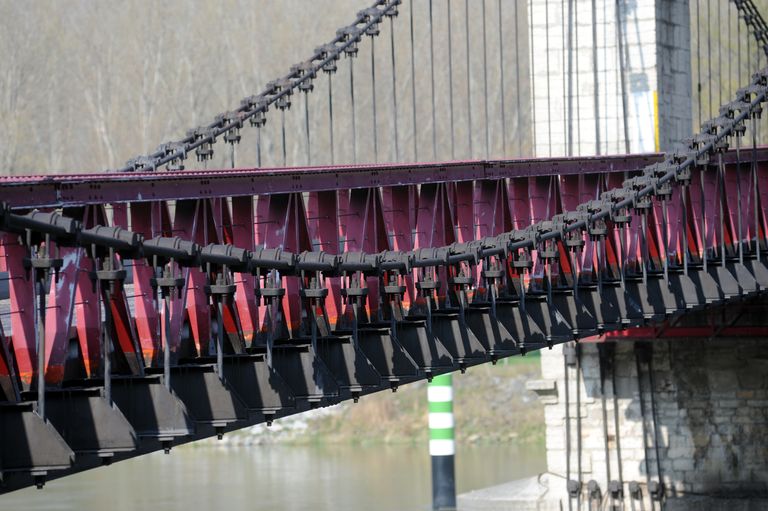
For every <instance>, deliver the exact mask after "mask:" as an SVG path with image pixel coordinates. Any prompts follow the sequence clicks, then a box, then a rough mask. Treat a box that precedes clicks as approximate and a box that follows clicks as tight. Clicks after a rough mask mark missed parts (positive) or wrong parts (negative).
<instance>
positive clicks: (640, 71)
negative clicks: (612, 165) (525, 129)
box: [528, 0, 692, 157]
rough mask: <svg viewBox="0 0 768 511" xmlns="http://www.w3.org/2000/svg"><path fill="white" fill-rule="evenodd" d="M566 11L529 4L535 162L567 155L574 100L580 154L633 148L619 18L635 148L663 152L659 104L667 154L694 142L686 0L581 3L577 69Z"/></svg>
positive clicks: (545, 3)
mask: <svg viewBox="0 0 768 511" xmlns="http://www.w3.org/2000/svg"><path fill="white" fill-rule="evenodd" d="M568 5H569V3H568V2H561V1H559V0H528V10H529V11H528V12H529V23H530V34H531V46H532V58H531V90H532V100H533V104H532V108H533V112H532V118H533V120H534V133H535V138H534V140H535V154H536V156H539V157H545V156H563V155H567V154H568V146H567V140H568V120H567V112H568V98H569V97H570V98H571V103H572V111H573V118H572V120H571V123H572V132H573V151H572V154H573V155H574V156H576V155H594V154H620V153H626V152H627V151H626V146H625V141H626V140H627V137H625V135H624V128H623V122H624V121H623V119H624V107H623V105H622V101H621V91H622V89H621V74H620V69H621V67H620V59H619V38H618V35H619V31H618V30H617V27H618V26H619V25H617V19H620V20H621V24H620V27H621V34H622V35H623V47H624V50H625V51H624V53H625V59H624V60H625V62H624V78H625V90H626V95H627V105H626V107H627V119H628V130H627V131H628V133H627V135H628V140H629V152H631V153H641V152H652V151H654V150H656V140H655V138H656V137H655V124H656V120H655V119H656V108H655V106H656V105H655V103H656V101H658V126H659V146H660V148H661V149H662V150H665V149H669V148H670V147H671V146H672V144H673V143H674V142H675V141H678V140H681V139H683V138H685V137H687V136H690V134H691V130H692V126H691V61H690V15H689V4H688V0H658V1H657V0H632V1H622V2H616V1H614V0H597V1H596V2H594V4H593V1H592V0H575V1H574V2H573V5H574V11H573V13H572V21H573V25H572V26H573V28H572V32H571V36H572V39H571V40H572V48H573V51H572V63H571V64H570V67H569V63H568V50H567V49H568V45H567V41H568V35H569V28H568V27H569V13H568ZM617 6H618V10H617ZM593 8H594V11H593ZM593 14H594V16H593ZM593 28H594V32H593ZM595 43H596V44H595ZM569 69H570V72H571V74H570V76H571V77H572V78H571V91H570V92H569V90H568V76H569ZM595 78H596V79H595ZM596 93H597V94H596ZM596 103H597V105H596ZM596 106H597V108H596ZM598 139H599V140H598ZM598 141H599V143H598Z"/></svg>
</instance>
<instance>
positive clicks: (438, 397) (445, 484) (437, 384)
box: [427, 374, 456, 510]
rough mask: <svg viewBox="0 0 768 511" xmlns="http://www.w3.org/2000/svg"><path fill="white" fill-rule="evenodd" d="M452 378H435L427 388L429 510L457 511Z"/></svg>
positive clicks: (447, 376) (446, 376)
mask: <svg viewBox="0 0 768 511" xmlns="http://www.w3.org/2000/svg"><path fill="white" fill-rule="evenodd" d="M452 381H453V378H452V376H451V375H450V374H444V375H440V376H435V377H434V378H433V379H432V381H431V382H430V383H429V386H428V387H427V397H428V400H429V455H430V458H431V459H432V509H435V510H449V509H456V475H455V467H454V454H455V452H456V447H455V443H454V440H453V429H454V428H453V385H452Z"/></svg>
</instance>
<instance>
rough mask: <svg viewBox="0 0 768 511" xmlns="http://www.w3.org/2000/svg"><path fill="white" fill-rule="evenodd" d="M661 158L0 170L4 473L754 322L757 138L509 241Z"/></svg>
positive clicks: (757, 317) (759, 245) (746, 327)
mask: <svg viewBox="0 0 768 511" xmlns="http://www.w3.org/2000/svg"><path fill="white" fill-rule="evenodd" d="M659 159H660V157H659V156H657V155H643V156H620V157H602V158H583V159H573V160H569V159H555V160H522V161H504V162H465V163H450V164H429V165H416V166H404V165H400V166H391V167H388V166H376V167H373V168H364V167H350V168H320V169H299V170H283V169H277V170H252V171H249V170H243V171H208V172H185V173H180V174H172V173H169V174H162V175H158V174H131V175H124V174H121V175H116V174H108V175H97V176H90V175H89V176H87V177H86V176H66V177H65V176H62V177H46V178H25V179H14V180H10V179H9V180H6V182H5V183H4V186H3V187H2V189H0V190H1V191H2V194H1V195H2V196H1V197H0V199H1V200H3V201H6V203H7V204H8V205H9V206H10V208H11V209H9V210H8V211H7V212H6V213H5V214H4V215H3V222H4V224H3V225H4V227H3V228H4V229H5V230H6V231H8V234H7V235H5V236H4V238H3V242H2V245H0V257H1V258H0V261H2V266H3V270H5V271H7V272H8V275H9V283H10V301H9V304H8V309H7V315H6V316H5V317H4V320H5V321H4V325H3V327H4V328H3V332H4V342H3V343H2V347H3V350H2V352H1V353H0V354H1V355H2V357H0V362H2V364H0V373H2V374H0V390H2V393H3V397H4V402H3V403H2V405H0V428H2V430H0V442H2V449H0V452H1V453H2V459H0V467H1V468H2V480H3V483H2V489H3V491H10V490H13V489H16V488H20V487H24V486H28V485H31V484H34V483H38V484H41V483H42V482H43V481H44V480H45V479H46V478H56V477H61V476H63V475H66V474H70V473H73V472H77V471H81V470H86V469H88V468H92V467H96V466H99V465H101V464H103V463H109V462H113V461H117V460H121V459H126V458H129V457H133V456H136V455H140V454H143V453H147V452H151V451H154V450H158V449H169V448H170V447H171V446H173V445H178V444H180V443H185V442H189V441H194V440H196V439H200V438H204V437H208V436H212V435H216V434H224V433H226V432H227V431H231V430H234V429H238V428H242V427H245V426H248V425H251V424H256V423H260V422H270V421H272V420H275V419H278V418H280V417H284V416H287V415H291V414H294V413H300V412H302V411H305V410H308V409H311V408H315V407H319V406H328V405H332V404H335V403H338V402H340V401H342V400H346V399H358V398H360V397H361V396H364V395H366V394H369V393H372V392H377V391H382V390H388V389H392V390H396V389H397V388H398V387H399V386H401V385H404V384H407V383H410V382H413V381H416V380H420V379H425V378H432V377H433V376H435V375H439V374H443V373H447V372H452V371H457V370H461V371H463V370H465V369H466V368H468V367H471V366H473V365H477V364H481V363H486V362H494V361H496V360H498V359H500V358H503V357H508V356H513V355H518V354H524V353H526V352H528V351H531V350H536V349H541V348H546V347H548V346H553V345H556V344H559V343H563V342H566V341H571V340H574V339H579V338H587V339H589V340H597V341H621V340H622V339H624V338H633V337H643V338H648V337H657V338H660V337H661V338H666V339H668V338H672V337H679V338H691V337H708V338H709V337H717V336H733V335H750V336H760V335H762V334H763V333H764V331H765V327H764V325H763V323H764V322H761V318H764V313H765V309H766V307H767V306H768V305H766V302H765V300H764V299H763V297H762V294H763V291H764V290H765V289H767V288H768V267H767V266H766V264H765V263H766V258H765V257H764V254H766V253H768V246H766V243H765V237H764V232H766V231H765V229H764V227H765V217H764V213H763V211H762V204H763V203H764V202H763V194H764V193H768V182H766V183H763V181H765V180H768V173H766V172H764V168H765V161H766V160H768V153H767V152H766V151H765V150H763V149H760V150H757V151H755V152H754V153H750V155H749V159H744V153H742V154H741V155H738V156H737V155H736V154H735V153H733V152H730V153H727V154H725V155H724V162H725V163H724V164H723V165H722V166H717V165H712V166H702V167H697V169H696V171H695V172H693V176H692V178H691V183H690V184H685V185H684V186H680V187H676V188H675V189H673V191H672V194H673V196H672V197H671V199H672V200H655V201H652V202H649V203H648V207H647V208H644V209H643V208H626V209H625V210H620V211H617V212H616V215H615V216H612V217H610V218H609V219H608V220H607V221H606V222H604V223H600V224H593V225H592V226H591V227H590V228H589V229H588V230H584V231H582V232H580V233H579V234H578V235H577V236H570V237H568V236H566V237H565V238H564V239H563V240H559V241H552V242H551V243H548V242H542V243H540V244H538V245H536V248H535V249H531V248H525V247H521V248H519V249H518V248H509V247H515V245H514V243H515V242H516V241H520V240H521V239H522V238H518V237H520V236H523V235H524V233H526V232H530V231H525V230H524V228H525V227H527V226H529V225H531V224H534V223H535V222H537V221H540V220H542V219H547V218H551V217H552V216H553V215H557V214H558V213H561V212H565V211H569V210H575V209H576V206H577V205H578V204H579V203H580V202H583V201H584V200H592V199H594V198H596V197H599V196H600V194H601V193H602V192H603V191H605V190H609V189H611V188H614V187H615V186H617V185H619V184H621V183H622V182H624V181H625V180H626V179H627V178H630V179H631V178H632V176H636V175H639V173H640V169H641V168H642V167H644V166H646V165H648V164H651V163H654V162H656V161H658V160H659ZM552 171H556V172H557V173H558V174H557V175H555V174H548V172H550V173H551V172H552ZM700 190H701V191H703V192H701V193H700ZM694 191H695V193H694ZM195 193H197V198H193V197H195V195H194V194H195ZM200 195H203V197H200ZM739 196H742V197H750V199H749V200H750V201H751V202H748V204H745V205H741V203H738V204H739V205H738V206H737V202H738V201H737V197H739ZM706 197H720V198H721V201H720V204H725V205H728V206H729V209H726V210H725V212H724V213H723V212H722V211H721V210H720V209H719V208H716V207H713V206H712V203H711V201H709V200H707V199H706ZM668 199H669V198H668ZM730 199H732V200H730ZM766 199H768V198H766ZM746 200H747V199H745V201H746ZM680 204H687V205H688V207H680ZM756 204H757V205H759V208H758V211H757V213H758V214H757V215H755V208H754V206H755V205H756ZM33 207H36V208H43V209H46V208H48V209H50V208H63V209H62V210H61V211H62V212H63V214H64V215H65V217H57V218H56V217H52V216H48V217H45V219H46V220H45V222H44V221H42V220H41V217H39V216H35V215H39V214H40V212H38V213H31V214H27V215H26V216H24V214H25V213H26V212H27V211H29V209H30V208H33ZM30 215H31V216H30ZM556 218H557V217H556ZM67 219H75V220H78V221H80V222H82V226H83V229H84V230H83V232H84V233H90V234H88V236H90V237H89V238H87V239H88V240H90V242H89V243H85V242H82V239H83V238H82V236H83V235H81V238H78V239H80V240H81V241H79V242H77V243H73V242H71V240H70V239H69V238H67V236H66V235H64V234H61V233H60V232H59V231H56V230H55V229H54V231H55V232H54V235H55V236H58V237H54V238H50V239H49V241H48V244H47V248H46V244H42V245H35V239H38V238H39V237H40V236H41V235H42V234H41V233H44V232H48V231H46V229H49V227H50V225H49V224H50V223H54V224H56V226H58V227H57V229H58V228H59V227H61V225H63V224H62V222H64V223H66V221H69V220H67ZM19 222H21V223H24V222H26V223H25V224H24V225H26V226H28V228H26V230H25V231H22V235H21V236H19V231H18V230H17V227H16V226H18V225H20V224H19ZM35 222H38V223H35ZM46 222H48V224H46ZM46 225H48V226H46ZM100 226H101V227H100ZM104 226H112V227H120V228H122V229H123V230H122V231H121V230H119V229H118V230H115V229H114V228H112V227H111V228H110V229H111V230H109V231H105V230H103V228H104ZM35 229H39V230H38V231H36V230H35ZM62 229H64V228H62ZM89 229H90V230H89ZM94 229H95V230H94ZM125 229H131V230H132V231H133V234H134V237H131V236H130V235H128V234H126V233H127V232H128V231H126V230H125ZM64 231H66V229H64ZM25 232H26V234H24V233H25ZM510 232H511V233H513V234H512V235H509V234H506V235H505V234H504V233H510ZM136 233H138V234H140V235H141V236H140V237H137V236H135V235H136ZM724 233H726V234H727V235H726V236H724ZM30 236H31V239H32V241H31V244H32V246H36V247H37V248H36V249H35V251H32V252H30V251H29V250H28V248H27V247H28V246H30ZM174 236H175V238H174ZM516 236H517V237H516ZM25 237H26V239H25ZM158 237H160V239H166V240H169V239H171V240H173V247H176V249H178V250H177V252H173V250H171V249H170V248H169V247H168V246H164V247H165V248H164V250H165V251H161V250H160V249H158V246H160V245H158V244H157V243H155V244H153V243H154V242H153V241H152V240H150V238H153V239H158ZM163 237H165V238H163ZM475 239H483V240H485V241H484V242H483V243H480V244H479V245H478V244H477V243H475V244H472V243H469V242H471V241H472V240H475ZM737 239H743V240H744V242H743V243H741V244H739V243H736V242H735V240H737ZM115 240H118V241H115ZM183 240H187V241H193V242H196V243H197V244H198V245H199V246H204V247H206V248H205V249H203V250H202V251H200V250H199V249H198V252H197V253H196V256H195V258H194V261H192V259H188V260H187V259H185V256H184V250H183V249H180V248H179V247H181V245H180V243H181V242H182V241H183ZM489 240H501V241H499V243H500V244H499V243H496V242H493V243H492V242H490V241H489ZM56 242H58V243H56ZM126 244H127V245H126ZM138 245H143V248H142V250H141V251H137V249H136V247H137V246H138ZM54 247H55V248H54ZM110 247H111V248H110ZM126 247H127V248H126ZM238 247H239V248H242V249H246V250H245V251H242V250H241V251H240V252H237V251H236V250H235V249H237V248H238ZM431 247H446V248H442V249H439V248H431ZM683 247H685V248H683ZM681 248H682V249H683V251H681ZM174 250H175V249H174ZM391 250H399V251H404V252H388V251H391ZM171 253H172V254H173V256H169V255H168V254H171ZM364 253H365V254H364ZM137 254H140V255H137ZM148 254H154V255H151V256H150V255H148ZM238 254H239V255H238ZM366 254H368V255H366ZM374 254H375V255H376V256H375V257H371V256H372V255H374ZM404 254H405V255H404ZM187 255H189V254H187ZM56 257H58V258H59V259H60V260H61V261H62V262H61V263H60V266H59V267H55V268H52V269H51V268H49V269H50V271H49V272H48V273H46V272H45V271H44V270H45V263H44V262H40V261H41V260H43V261H45V260H46V259H54V258H56ZM25 261H27V262H26V263H25ZM642 261H644V263H643V262H642ZM54 266H55V265H54ZM126 277H127V278H126ZM41 290H42V291H41ZM46 299H47V300H46ZM36 310H45V311H46V312H45V314H44V315H41V316H44V317H43V320H42V321H38V320H39V319H40V317H38V315H37V314H36ZM36 331H37V332H38V336H42V337H43V338H44V339H45V344H44V346H45V350H44V352H43V353H44V354H45V356H44V357H41V356H39V353H38V352H37V350H36V346H37V344H36V343H37V339H38V337H36V335H35V332H36ZM104 353H107V355H106V356H105V355H104ZM40 374H45V380H44V381H45V385H42V384H41V381H40V377H39V375H40ZM41 397H42V399H41ZM43 407H44V408H43Z"/></svg>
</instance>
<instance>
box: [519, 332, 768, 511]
mask: <svg viewBox="0 0 768 511" xmlns="http://www.w3.org/2000/svg"><path fill="white" fill-rule="evenodd" d="M645 344H646V345H652V347H653V353H652V358H651V366H652V370H653V390H652V391H653V397H654V404H655V408H656V423H657V425H658V428H657V430H656V431H655V430H654V421H653V419H652V415H653V414H652V410H651V386H650V378H649V372H648V364H647V363H644V362H643V363H641V367H640V372H641V382H640V384H638V371H637V362H636V351H635V343H633V342H629V341H624V342H619V343H617V344H616V354H615V364H614V368H615V381H616V396H617V405H618V408H617V411H618V438H617V435H616V423H615V421H614V417H615V415H614V404H613V403H614V401H613V388H612V384H611V375H610V372H611V371H610V368H608V369H607V370H606V374H605V378H606V379H605V384H604V386H605V396H606V401H605V408H606V417H607V422H604V420H603V400H602V399H601V397H602V395H603V394H602V393H601V376H600V357H599V355H598V345H597V344H591V343H582V344H581V345H580V346H579V348H580V350H581V357H580V364H581V377H580V378H578V383H577V371H576V367H575V366H568V367H567V368H566V366H565V364H564V357H563V348H562V347H557V348H555V349H554V350H552V351H547V352H544V353H543V356H542V374H543V378H544V379H543V380H542V381H539V382H533V383H532V384H531V388H533V389H534V390H536V391H537V392H538V393H539V395H540V396H541V398H542V399H543V401H544V403H545V418H546V428H547V432H546V442H547V464H548V469H549V472H550V474H551V475H553V476H556V477H557V476H559V477H562V478H566V476H567V474H566V469H567V467H566V463H567V461H566V460H567V459H568V457H567V455H566V454H567V451H566V429H567V425H566V420H565V416H566V399H565V373H566V371H567V372H568V379H569V383H568V391H569V394H570V395H569V402H570V404H569V412H570V421H569V422H570V434H571V445H570V464H571V467H570V470H571V473H570V478H571V479H573V480H576V479H578V474H577V467H578V463H579V457H580V458H581V468H582V476H581V481H582V483H583V486H584V487H586V486H587V483H588V481H590V480H594V481H596V482H597V484H598V485H599V487H600V489H601V492H602V494H603V495H605V492H606V488H607V486H608V480H609V479H608V476H607V468H608V464H607V463H606V448H605V439H606V436H605V434H604V431H605V430H604V424H607V426H608V428H607V429H608V435H607V440H608V460H609V464H610V470H611V477H610V479H614V480H618V467H619V464H621V468H622V476H623V482H624V485H623V492H624V498H625V505H626V506H630V504H631V503H632V502H630V499H631V497H630V495H629V494H628V493H629V483H630V482H632V481H635V482H637V483H639V485H640V488H641V490H642V494H643V496H644V500H645V502H644V505H645V506H646V507H645V508H644V509H650V507H649V506H650V500H649V499H648V488H647V482H648V480H649V477H648V476H650V480H651V481H652V482H653V481H658V479H659V477H658V471H657V463H656V450H657V448H658V453H659V456H658V458H659V459H658V466H659V468H660V471H661V475H662V479H663V481H664V486H665V488H666V496H667V502H666V505H665V509H668V510H669V509H689V508H690V507H687V506H689V505H690V502H691V499H693V500H696V501H697V502H698V504H696V506H697V509H699V510H700V511H704V510H707V509H720V507H707V506H714V503H716V502H720V503H724V502H725V501H723V500H722V499H726V500H727V501H728V502H731V501H730V500H728V499H743V498H744V497H756V498H762V499H765V498H768V343H767V342H765V340H758V339H723V340H713V341H706V340H673V341H663V340H654V341H652V343H645ZM641 360H642V356H641ZM577 389H578V390H577ZM577 392H579V393H580V401H581V403H580V406H579V407H578V408H577V406H576V401H577ZM641 392H642V411H641ZM643 412H644V413H643ZM577 414H578V416H580V418H581V426H580V427H581V447H580V453H579V445H578V441H577V427H578V426H577V419H576V417H577ZM643 420H645V435H646V442H645V443H644V442H643V435H644V429H643ZM657 439H658V441H657ZM617 447H620V449H621V459H619V458H618V449H617ZM579 455H580V456H579ZM646 461H647V464H646ZM646 467H648V468H646ZM586 495H587V494H586V488H584V489H583V493H582V499H583V502H586V499H587V496H586ZM555 497H556V498H558V499H560V500H561V502H562V503H563V504H564V505H565V507H564V508H562V509H567V498H566V496H565V495H559V496H555ZM574 502H575V499H574ZM734 502H736V501H734ZM738 502H741V503H745V502H749V501H747V500H738ZM753 502H754V501H753ZM760 502H761V503H762V504H760V505H765V506H766V508H768V500H760ZM635 504H638V505H639V502H638V501H637V500H635ZM676 505H677V506H682V507H675V506H676ZM657 506H658V504H657ZM728 506H730V507H728V509H729V510H730V511H733V510H734V509H739V508H738V507H733V504H732V503H731V504H728ZM627 508H628V509H629V507H627ZM606 509H609V508H606ZM743 509H753V508H752V507H744V508H743ZM754 509H762V508H760V507H757V508H754Z"/></svg>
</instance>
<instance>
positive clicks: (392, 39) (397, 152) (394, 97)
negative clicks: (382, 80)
mask: <svg viewBox="0 0 768 511" xmlns="http://www.w3.org/2000/svg"><path fill="white" fill-rule="evenodd" d="M389 47H390V50H391V54H392V116H393V117H394V119H393V122H392V128H393V130H394V133H393V134H392V136H393V137H394V140H395V159H394V161H395V162H399V161H400V142H399V138H400V134H399V133H398V131H399V130H398V126H397V121H398V115H397V66H396V65H395V19H394V17H393V16H390V18H389Z"/></svg>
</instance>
